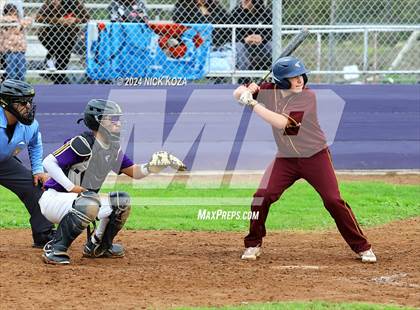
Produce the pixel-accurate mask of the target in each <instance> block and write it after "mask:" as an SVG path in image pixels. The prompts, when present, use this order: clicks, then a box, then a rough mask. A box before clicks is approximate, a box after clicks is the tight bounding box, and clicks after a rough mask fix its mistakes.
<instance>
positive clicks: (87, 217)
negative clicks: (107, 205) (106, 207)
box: [70, 191, 101, 227]
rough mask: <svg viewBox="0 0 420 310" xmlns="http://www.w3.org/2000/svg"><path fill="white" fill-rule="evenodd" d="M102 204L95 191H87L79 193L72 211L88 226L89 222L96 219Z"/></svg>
mask: <svg viewBox="0 0 420 310" xmlns="http://www.w3.org/2000/svg"><path fill="white" fill-rule="evenodd" d="M100 206H101V200H100V197H99V195H98V194H97V193H95V192H92V191H87V192H83V193H80V194H79V196H78V197H77V198H76V200H75V201H74V203H73V208H72V210H71V211H70V212H73V213H74V214H75V215H76V216H77V217H78V218H79V219H80V220H81V222H82V223H83V226H84V227H87V226H88V225H89V223H91V222H93V221H94V220H95V219H96V216H97V215H98V212H99V208H100Z"/></svg>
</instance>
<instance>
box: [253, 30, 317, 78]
mask: <svg viewBox="0 0 420 310" xmlns="http://www.w3.org/2000/svg"><path fill="white" fill-rule="evenodd" d="M308 35H309V30H308V29H307V28H303V29H302V31H301V32H299V33H298V34H297V35H296V36H295V37H294V38H293V40H292V41H291V42H290V43H289V44H288V45H287V46H286V48H285V49H284V50H283V51H282V52H281V54H280V56H279V58H282V57H286V56H290V55H291V54H292V53H293V52H294V51H295V50H296V49H297V48H298V47H299V46H300V45H301V44H302V42H303V41H305V39H306V37H307V36H308ZM279 58H277V60H278V59H279ZM277 60H276V61H277ZM271 71H272V69H270V71H268V72H267V74H266V75H264V77H263V78H262V80H261V81H260V82H259V83H258V85H260V84H261V83H262V82H264V81H265V80H267V78H268V77H269V76H270V74H271Z"/></svg>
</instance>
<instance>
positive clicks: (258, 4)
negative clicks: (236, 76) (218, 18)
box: [230, 0, 272, 70]
mask: <svg viewBox="0 0 420 310" xmlns="http://www.w3.org/2000/svg"><path fill="white" fill-rule="evenodd" d="M230 23H231V24H242V25H272V16H271V11H270V10H269V9H268V8H266V7H265V5H264V0H241V3H240V4H239V5H238V6H237V7H236V8H235V9H234V10H233V11H232V13H231V15H230ZM271 36H272V31H271V29H262V28H238V30H237V32H236V55H237V63H236V66H237V68H238V69H239V70H267V69H268V68H269V67H270V63H271V49H272V45H271V44H272V43H271Z"/></svg>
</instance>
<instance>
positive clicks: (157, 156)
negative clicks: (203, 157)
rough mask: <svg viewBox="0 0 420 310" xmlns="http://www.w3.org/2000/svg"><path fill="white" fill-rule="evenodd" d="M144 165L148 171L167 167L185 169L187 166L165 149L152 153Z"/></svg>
mask: <svg viewBox="0 0 420 310" xmlns="http://www.w3.org/2000/svg"><path fill="white" fill-rule="evenodd" d="M145 167H146V169H147V170H148V171H149V172H150V173H159V172H160V171H162V170H163V169H165V168H167V167H171V168H172V169H175V170H177V171H185V170H187V166H185V164H184V163H183V162H182V160H180V159H179V158H178V157H176V156H175V155H172V154H170V153H168V152H166V151H159V152H155V153H153V154H152V157H151V158H150V160H149V162H148V163H147V164H146V165H145Z"/></svg>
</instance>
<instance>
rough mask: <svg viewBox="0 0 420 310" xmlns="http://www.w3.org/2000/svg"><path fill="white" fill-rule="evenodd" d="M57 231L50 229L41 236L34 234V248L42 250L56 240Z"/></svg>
mask: <svg viewBox="0 0 420 310" xmlns="http://www.w3.org/2000/svg"><path fill="white" fill-rule="evenodd" d="M56 232H57V231H56V230H55V229H50V230H48V231H46V232H43V233H39V234H36V235H35V234H32V237H33V239H34V243H33V244H32V247H33V248H37V249H42V248H43V247H44V246H45V245H46V244H47V243H48V242H50V241H51V240H53V239H54V237H55V234H56Z"/></svg>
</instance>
